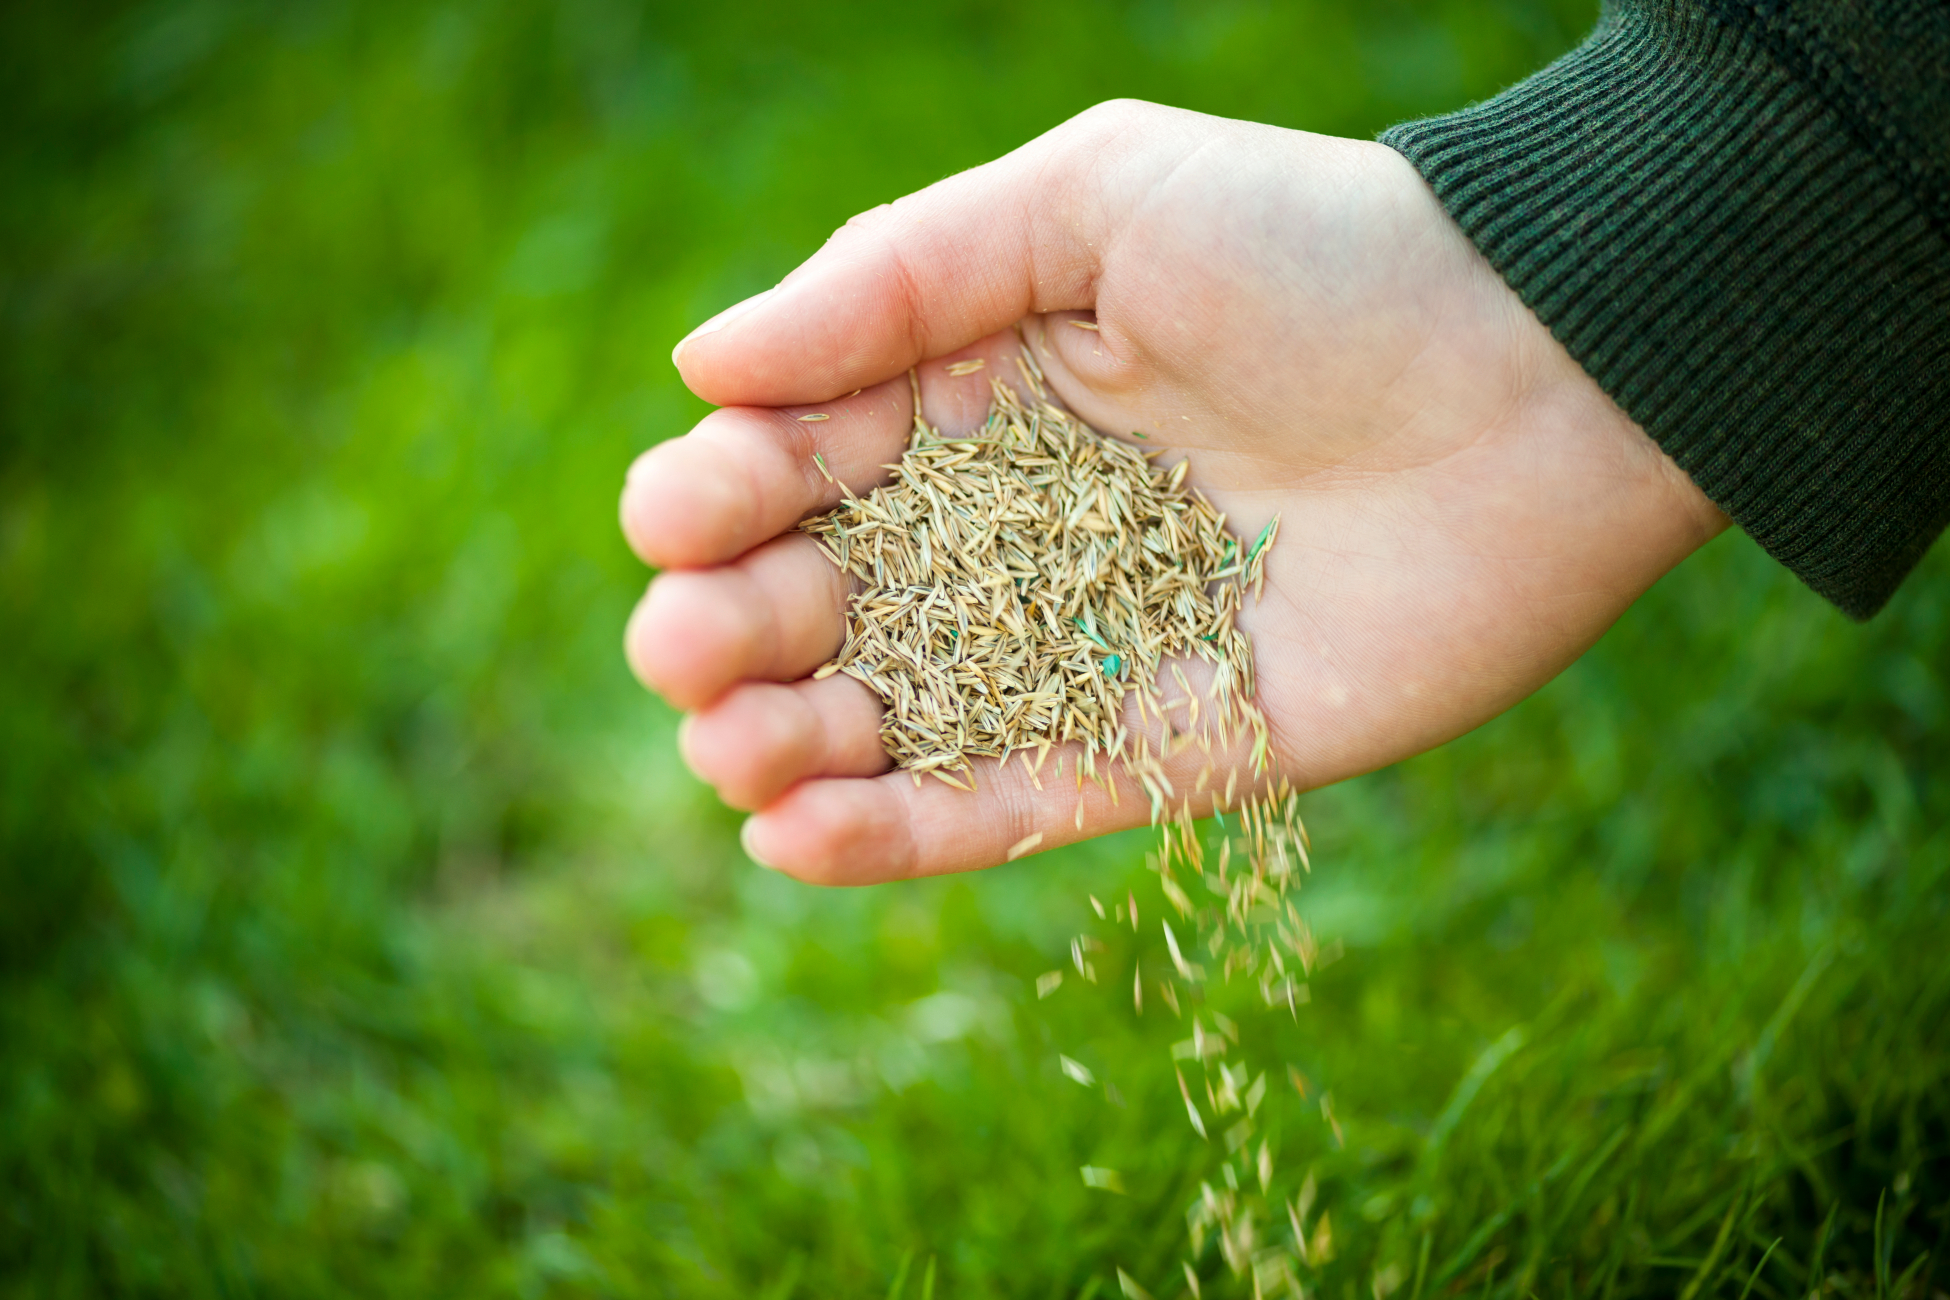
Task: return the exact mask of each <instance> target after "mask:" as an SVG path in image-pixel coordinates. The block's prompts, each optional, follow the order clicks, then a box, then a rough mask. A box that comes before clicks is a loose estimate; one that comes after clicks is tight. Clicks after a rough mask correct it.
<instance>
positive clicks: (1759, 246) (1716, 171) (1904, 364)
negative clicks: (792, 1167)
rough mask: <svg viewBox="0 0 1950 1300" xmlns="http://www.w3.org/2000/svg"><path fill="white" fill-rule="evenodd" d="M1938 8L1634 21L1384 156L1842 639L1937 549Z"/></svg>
mask: <svg viewBox="0 0 1950 1300" xmlns="http://www.w3.org/2000/svg"><path fill="white" fill-rule="evenodd" d="M1946 51H1950V5H1946V4H1942V3H1926V2H1924V0H1906V2H1902V3H1898V2H1897V0H1881V2H1880V3H1877V2H1874V0H1823V2H1822V3H1809V2H1801V3H1796V2H1793V0H1778V2H1776V0H1765V2H1757V3H1746V2H1744V0H1701V2H1700V3H1691V2H1681V0H1632V2H1628V3H1618V4H1615V5H1612V6H1610V7H1608V8H1607V10H1606V12H1605V14H1604V16H1603V18H1602V19H1601V20H1600V22H1599V25H1598V27H1597V29H1596V30H1595V31H1594V32H1593V34H1592V36H1591V37H1590V39H1589V40H1587V41H1586V42H1585V43H1584V44H1583V45H1582V46H1580V47H1579V48H1577V49H1576V50H1574V51H1572V52H1571V53H1570V54H1568V55H1566V56H1565V57H1564V58H1563V59H1560V60H1559V61H1558V62H1557V63H1555V64H1552V65H1551V66H1550V67H1548V68H1546V69H1545V70H1544V71H1542V72H1540V73H1538V74H1537V75H1536V76H1533V77H1531V78H1530V79H1529V80H1527V81H1524V82H1523V83H1521V84H1519V85H1517V86H1515V87H1513V88H1512V89H1510V90H1508V91H1506V92H1504V93H1503V94H1501V95H1498V96H1497V97H1496V98H1494V99H1491V100H1488V101H1486V102H1484V103H1481V104H1477V105H1474V106H1472V107H1470V108H1467V109H1464V110H1462V111H1461V112H1458V113H1453V114H1450V115H1448V116H1445V117H1438V118H1431V119H1427V120H1425V121H1420V122H1410V123H1406V124H1403V125H1401V126H1397V127H1394V128H1392V129H1390V130H1389V131H1387V132H1385V133H1384V134H1383V135H1382V137H1381V139H1382V141H1383V142H1384V143H1386V144H1388V145H1390V146H1392V147H1393V148H1395V149H1396V150H1398V151H1399V152H1400V153H1402V154H1403V155H1404V156H1406V157H1407V158H1408V160H1409V161H1410V162H1411V163H1413V164H1414V165H1415V167H1416V168H1417V169H1418V170H1419V171H1420V172H1421V173H1422V175H1423V176H1424V178H1426V179H1427V180H1428V182H1429V184H1430V185H1431V186H1432V187H1433V188H1434V190H1435V192H1436V194H1437V196H1438V197H1439V198H1440V200H1441V201H1442V203H1443V206H1444V207H1445V208H1446V209H1447V210H1448V212H1449V213H1450V215H1451V216H1452V217H1454V218H1455V220H1456V221H1457V222H1458V223H1459V224H1460V225H1461V226H1462V228H1463V230H1464V231H1465V232H1467V233H1468V235H1469V237H1470V238H1471V239H1472V240H1473V241H1474V242H1475V244H1476V246H1477V247H1478V248H1479V249H1481V250H1482V252H1483V254H1484V256H1485V257H1487V258H1488V259H1489V261H1490V263H1491V264H1492V265H1493V266H1495V267H1496V269H1497V270H1498V271H1499V272H1500V273H1501V274H1502V275H1503V277H1504V279H1505V280H1507V281H1508V282H1509V284H1510V285H1511V287H1512V288H1513V289H1514V290H1515V291H1516V292H1517V294H1518V295H1519V296H1520V297H1521V298H1522V299H1523V300H1524V302H1525V303H1526V304H1528V305H1529V307H1530V308H1531V310H1532V311H1534V312H1535V313H1536V314H1537V316H1538V318H1539V319H1540V320H1542V321H1543V323H1544V324H1545V325H1546V326H1547V327H1548V328H1549V329H1550V330H1551V332H1552V333H1553V334H1554V335H1555V336H1556V337H1557V339H1558V340H1559V341H1560V342H1561V343H1562V344H1563V345H1564V347H1565V348H1566V350H1568V351H1569V352H1570V354H1571V355H1572V356H1573V357H1574V358H1576V360H1577V361H1578V363H1579V364H1580V365H1582V366H1583V367H1584V369H1585V371H1586V372H1587V373H1588V374H1590V375H1591V377H1592V378H1593V379H1594V380H1595V381H1596V382H1597V383H1598V384H1599V386H1600V387H1602V388H1603V389H1604V390H1605V391H1606V392H1607V393H1609V394H1610V395H1611V397H1612V398H1613V400H1615V401H1616V402H1617V403H1618V404H1619V405H1620V406H1621V407H1622V408H1623V409H1624V410H1625V412H1626V413H1627V414H1628V415H1630V416H1631V417H1632V419H1633V420H1635V421H1636V422H1637V423H1638V424H1639V426H1640V427H1641V428H1643V429H1644V430H1645V431H1646V432H1647V433H1648V434H1650V435H1651V436H1652V437H1653V438H1654V439H1655V440H1656V441H1657V442H1658V443H1659V445H1660V446H1661V447H1663V448H1664V449H1665V451H1666V452H1667V454H1668V455H1670V456H1671V457H1672V458H1673V459H1674V460H1675V461H1676V462H1677V463H1678V464H1679V466H1680V467H1681V468H1682V469H1684V470H1685V471H1686V472H1687V473H1688V474H1689V475H1691V477H1692V479H1693V481H1694V482H1696V483H1697V484H1698V485H1699V486H1700V488H1701V490H1702V491H1704V492H1705V493H1706V494H1707V495H1708V496H1709V497H1711V498H1712V499H1713V500H1714V501H1715V502H1716V503H1718V504H1719V506H1720V507H1721V508H1722V509H1724V510H1725V511H1726V512H1727V513H1728V514H1729V515H1730V516H1732V518H1733V519H1734V520H1735V522H1737V523H1738V524H1739V525H1740V526H1741V527H1742V528H1744V529H1745V530H1746V531H1747V532H1748V533H1749V534H1750V535H1751V536H1753V537H1754V539H1755V540H1757V541H1758V542H1759V543H1760V544H1761V545H1762V546H1764V547H1765V548H1766V549H1767V550H1768V551H1769V552H1770V553H1771V554H1772V555H1774V556H1775V557H1776V558H1777V559H1779V560H1780V561H1781V562H1782V563H1784V564H1786V565H1787V566H1788V567H1789V568H1791V569H1792V570H1794V572H1795V573H1797V574H1798V575H1800V577H1801V578H1802V579H1803V580H1804V581H1805V582H1806V583H1807V584H1808V585H1809V586H1810V587H1812V588H1814V589H1815V590H1816V591H1817V592H1819V593H1821V594H1822V595H1823V596H1825V597H1827V598H1828V599H1829V600H1831V601H1833V602H1834V603H1835V604H1836V605H1838V606H1840V607H1841V608H1842V609H1843V610H1844V611H1846V612H1847V613H1848V614H1850V615H1851V616H1853V617H1856V618H1867V617H1868V616H1870V615H1871V614H1873V613H1875V611H1876V610H1878V609H1880V608H1881V607H1882V605H1883V604H1884V603H1885V602H1886V601H1887V600H1888V599H1889V597H1890V595H1891V594H1892V593H1893V592H1894V591H1895V589H1896V587H1897V586H1898V585H1899V584H1900V583H1901V582H1902V579H1903V577H1904V576H1905V575H1906V574H1907V573H1908V572H1909V570H1910V569H1911V568H1912V567H1914V565H1915V563H1916V561H1917V560H1918V559H1920V558H1921V557H1922V555H1923V553H1924V552H1925V551H1926V550H1928V549H1929V546H1930V544H1931V542H1932V541H1933V540H1934V539H1935V538H1936V536H1937V534H1938V533H1940V532H1941V531H1942V529H1943V527H1944V525H1945V523H1946V522H1950V226H1946V224H1945V216H1946V213H1947V212H1950V192H1947V191H1946V188H1945V178H1946V175H1950V169H1947V168H1946V160H1945V150H1946V149H1950V75H1945V74H1946V72H1950V70H1945V69H1939V68H1937V66H1936V65H1937V64H1938V63H1941V62H1942V61H1943V60H1944V59H1945V58H1946V57H1950V56H1946Z"/></svg>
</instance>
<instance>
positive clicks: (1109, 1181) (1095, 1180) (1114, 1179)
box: [1082, 1165, 1124, 1196]
mask: <svg viewBox="0 0 1950 1300" xmlns="http://www.w3.org/2000/svg"><path fill="white" fill-rule="evenodd" d="M1082 1173H1083V1185H1084V1186H1085V1187H1094V1188H1096V1189H1097V1190H1098V1191H1103V1192H1116V1193H1117V1194H1118V1195H1119V1196H1122V1195H1124V1178H1123V1176H1122V1175H1121V1174H1119V1173H1118V1172H1117V1171H1116V1170H1115V1169H1101V1168H1099V1167H1097V1166H1096V1165H1085V1166H1084V1167H1083V1170H1082Z"/></svg>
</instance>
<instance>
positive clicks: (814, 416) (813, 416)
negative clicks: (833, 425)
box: [799, 411, 833, 424]
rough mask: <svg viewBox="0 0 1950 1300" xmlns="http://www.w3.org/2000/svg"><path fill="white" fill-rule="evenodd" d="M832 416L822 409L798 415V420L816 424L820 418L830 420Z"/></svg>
mask: <svg viewBox="0 0 1950 1300" xmlns="http://www.w3.org/2000/svg"><path fill="white" fill-rule="evenodd" d="M832 418H833V417H832V416H830V415H828V414H826V413H825V412H824V411H813V412H810V413H808V414H806V415H802V416H800V417H799V422H800V423H801V424H818V423H819V422H820V421H821V420H830V419H832Z"/></svg>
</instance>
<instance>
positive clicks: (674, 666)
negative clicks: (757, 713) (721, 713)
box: [623, 533, 847, 709]
mask: <svg viewBox="0 0 1950 1300" xmlns="http://www.w3.org/2000/svg"><path fill="white" fill-rule="evenodd" d="M846 592H847V587H846V578H845V575H843V574H842V573H841V572H840V571H839V570H838V569H837V568H836V567H834V565H833V562H832V561H831V560H829V559H828V558H827V557H826V556H825V554H824V553H823V552H822V551H820V549H819V547H818V545H817V544H816V543H815V542H814V541H813V540H812V538H810V537H808V536H806V535H805V534H804V533H788V534H787V535H785V536H784V537H780V538H777V539H775V540H773V541H771V542H768V543H766V544H765V545H764V546H761V547H759V548H758V549H757V550H755V551H752V552H751V553H750V554H748V555H746V556H744V557H743V558H742V559H740V560H738V561H737V562H736V563H734V564H727V565H724V566H721V567H719V568H715V569H693V570H679V571H676V572H671V573H665V574H662V575H660V576H659V577H658V578H657V580H656V581H655V582H653V583H651V584H650V590H649V592H648V593H646V594H645V596H644V597H643V599H642V600H641V601H640V602H638V604H637V607H636V610H635V612H634V613H632V614H631V615H630V621H629V626H628V627H627V628H626V630H625V631H624V634H623V639H624V650H625V653H626V654H627V655H628V657H629V661H630V667H631V668H632V669H633V670H634V671H635V673H636V675H637V677H638V679H639V680H640V681H642V682H643V684H644V685H645V686H648V687H649V688H650V689H651V690H653V691H656V692H657V693H658V694H659V695H662V696H663V697H664V698H665V699H667V700H669V701H670V702H671V703H672V704H675V705H676V706H677V707H679V708H682V709H699V708H703V707H704V706H705V705H708V704H710V703H711V702H712V701H714V700H716V699H717V698H718V697H719V696H721V695H723V694H724V693H725V691H726V690H728V689H730V687H731V686H732V684H733V683H735V682H739V681H744V680H756V681H791V680H793V679H794V678H798V677H804V676H805V675H806V674H807V673H809V672H811V671H812V670H813V669H815V668H817V667H818V666H819V665H820V664H822V663H824V662H826V661H827V660H828V659H830V658H832V657H833V654H834V653H835V652H836V651H837V650H838V649H839V648H840V642H841V640H842V638H843V637H844V636H845V633H846V621H845V612H844V611H845V605H846Z"/></svg>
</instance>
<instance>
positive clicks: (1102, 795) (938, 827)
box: [743, 743, 1254, 885]
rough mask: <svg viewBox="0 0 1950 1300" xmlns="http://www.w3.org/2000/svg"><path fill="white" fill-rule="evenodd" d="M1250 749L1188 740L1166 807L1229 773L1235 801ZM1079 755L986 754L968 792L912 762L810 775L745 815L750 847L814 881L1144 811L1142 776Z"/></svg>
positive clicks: (1175, 810)
mask: <svg viewBox="0 0 1950 1300" xmlns="http://www.w3.org/2000/svg"><path fill="white" fill-rule="evenodd" d="M1249 752H1250V751H1249V749H1248V748H1247V747H1245V746H1226V745H1214V746H1213V748H1212V750H1211V751H1210V752H1208V751H1207V750H1206V749H1205V748H1204V747H1203V746H1201V745H1199V744H1196V743H1188V744H1186V745H1185V746H1184V747H1183V748H1181V749H1180V750H1178V751H1177V752H1176V753H1175V754H1174V755H1173V757H1172V758H1171V759H1169V760H1168V761H1167V762H1166V764H1165V770H1166V773H1167V776H1168V778H1169V779H1170V781H1171V782H1172V788H1173V792H1174V796H1175V799H1176V802H1175V803H1174V804H1173V806H1172V807H1171V808H1170V809H1169V812H1170V813H1171V814H1172V815H1177V814H1179V813H1181V812H1183V813H1188V814H1189V815H1191V816H1193V817H1203V816H1207V815H1209V814H1210V813H1211V811H1212V809H1213V807H1214V804H1215V802H1219V801H1222V800H1224V798H1225V795H1226V791H1227V787H1228V782H1229V781H1230V783H1231V790H1232V799H1231V802H1229V803H1226V805H1225V806H1226V807H1228V808H1230V807H1234V806H1236V805H1237V803H1238V802H1239V801H1240V800H1241V799H1243V798H1244V797H1245V796H1246V795H1247V794H1248V793H1249V792H1250V791H1251V790H1252V789H1253V788H1254V783H1253V781H1252V780H1251V778H1250V775H1249V773H1250V764H1249V761H1248V757H1249ZM1079 756H1080V751H1079V750H1078V749H1077V748H1076V747H1075V746H1066V747H1064V749H1063V750H1062V751H1060V752H1059V751H1052V754H1051V757H1050V760H1049V761H1048V762H1047V763H1046V764H1045V765H1044V766H1043V768H1042V770H1041V771H1040V772H1034V771H1033V769H1032V767H1031V766H1030V765H1028V764H1025V763H1024V761H1023V759H1024V758H1025V757H1026V755H1022V754H1018V755H1015V756H1012V757H1011V759H1010V760H1009V761H1008V762H1007V763H1005V764H999V763H997V762H996V761H994V760H983V761H981V762H978V763H977V764H976V765H975V770H974V773H973V779H974V782H975V786H976V789H975V791H974V792H973V793H970V792H968V791H965V790H958V789H954V788H951V787H950V786H948V785H945V784H943V783H941V782H940V781H938V780H936V779H934V778H932V777H923V778H922V779H921V780H920V782H919V784H918V785H917V784H916V783H915V781H914V777H913V774H912V773H909V772H890V773H888V774H886V775H884V776H879V777H875V778H873V779H870V780H860V779H852V780H847V779H821V780H809V781H805V782H802V783H800V784H799V785H796V786H793V787H792V788H791V789H789V790H788V791H787V792H786V793H785V794H784V795H783V796H782V797H780V798H779V799H777V800H776V801H775V802H773V803H771V804H770V805H768V806H766V807H765V808H764V809H763V810H762V811H760V812H759V813H758V814H756V815H755V816H753V817H751V818H750V819H749V820H747V821H746V823H745V829H744V832H743V839H744V844H745V851H746V852H747V853H748V854H750V855H751V857H752V858H753V859H754V860H755V861H757V862H759V863H761V864H763V865H765V866H768V867H771V868H773V869H774V870H777V871H782V872H784V873H785V874H787V875H789V876H793V877H795V878H797V879H800V880H804V881H807V882H809V883H813V884H824V885H869V884H878V883H881V882H883V881H889V880H906V879H911V878H914V877H917V876H932V875H941V874H945V873H948V872H955V871H973V870H977V869H980V868H983V867H990V866H994V865H996V864H997V863H1000V862H1003V861H1005V860H1007V859H1008V858H1009V857H1010V856H1011V851H1012V850H1014V851H1015V854H1014V855H1015V856H1021V855H1022V854H1024V853H1028V852H1042V851H1044V850H1047V849H1052V848H1057V847H1060V846H1062V845H1064V844H1070V843H1073V842H1075V841H1077V840H1082V839H1089V838H1091V837H1093V836H1097V835H1104V834H1108V833H1110V832H1112V831H1117V830H1127V829H1129V828H1131V827H1133V826H1141V825H1144V824H1145V823H1147V822H1148V821H1150V819H1151V805H1150V803H1149V801H1148V800H1147V798H1146V796H1145V794H1144V792H1143V791H1142V789H1141V788H1140V787H1139V786H1138V784H1137V782H1136V781H1135V780H1133V779H1132V778H1130V777H1129V776H1127V775H1125V774H1124V773H1123V772H1122V771H1121V769H1117V768H1115V767H1114V765H1113V764H1111V763H1110V762H1109V761H1108V760H1106V759H1105V758H1104V757H1103V756H1101V755H1100V756H1099V758H1098V770H1099V772H1101V773H1103V774H1104V775H1105V776H1106V781H1105V783H1104V784H1102V785H1099V784H1096V783H1093V782H1092V781H1090V780H1087V779H1086V780H1085V781H1084V782H1083V783H1082V786H1081V789H1079V788H1078V784H1077V781H1076V762H1077V759H1078V757H1079ZM1032 762H1033V760H1032ZM1059 763H1060V766H1059ZM1235 773H1236V776H1235V775H1234V774H1235ZM1113 785H1114V786H1115V787H1116V793H1115V795H1113V794H1112V793H1111V791H1110V787H1111V786H1113Z"/></svg>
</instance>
